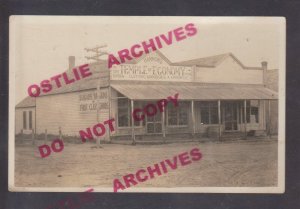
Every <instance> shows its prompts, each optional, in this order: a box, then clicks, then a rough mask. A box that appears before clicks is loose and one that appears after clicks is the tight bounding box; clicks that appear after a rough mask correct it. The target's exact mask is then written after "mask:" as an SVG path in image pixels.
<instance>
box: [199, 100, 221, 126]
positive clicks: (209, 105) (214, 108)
mask: <svg viewBox="0 0 300 209" xmlns="http://www.w3.org/2000/svg"><path fill="white" fill-rule="evenodd" d="M200 114H201V124H218V103H217V102H200Z"/></svg>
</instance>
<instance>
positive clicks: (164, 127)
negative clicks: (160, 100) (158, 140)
mask: <svg viewBox="0 0 300 209" xmlns="http://www.w3.org/2000/svg"><path fill="white" fill-rule="evenodd" d="M163 110H164V111H163V112H162V113H161V114H162V124H161V125H162V131H163V137H164V138H165V137H166V126H165V112H166V108H164V109H163ZM164 141H165V139H164Z"/></svg>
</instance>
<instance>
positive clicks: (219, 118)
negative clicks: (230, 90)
mask: <svg viewBox="0 0 300 209" xmlns="http://www.w3.org/2000/svg"><path fill="white" fill-rule="evenodd" d="M218 122H219V140H221V100H218Z"/></svg>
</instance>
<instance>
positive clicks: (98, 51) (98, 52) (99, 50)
mask: <svg viewBox="0 0 300 209" xmlns="http://www.w3.org/2000/svg"><path fill="white" fill-rule="evenodd" d="M105 47H107V45H106V44H102V45H100V46H96V47H93V48H84V49H85V50H86V51H87V52H93V53H95V54H94V55H93V56H85V58H86V59H88V60H95V61H96V62H101V61H103V60H102V59H100V57H101V56H103V55H107V54H108V52H107V51H104V50H103V48H105ZM100 89H101V76H100V73H99V79H98V84H97V118H96V119H97V123H100V121H99V120H100V117H99V114H100V95H101V91H100ZM96 144H97V148H102V147H101V143H100V137H99V136H97V139H96Z"/></svg>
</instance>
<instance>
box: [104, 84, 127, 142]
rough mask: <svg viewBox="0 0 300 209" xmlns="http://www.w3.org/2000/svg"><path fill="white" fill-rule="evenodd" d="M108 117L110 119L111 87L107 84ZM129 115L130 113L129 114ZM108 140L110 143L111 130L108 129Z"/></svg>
mask: <svg viewBox="0 0 300 209" xmlns="http://www.w3.org/2000/svg"><path fill="white" fill-rule="evenodd" d="M108 108H109V109H108V118H109V119H111V87H110V85H109V87H108ZM130 117H131V115H130ZM108 140H109V143H111V132H110V131H108Z"/></svg>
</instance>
